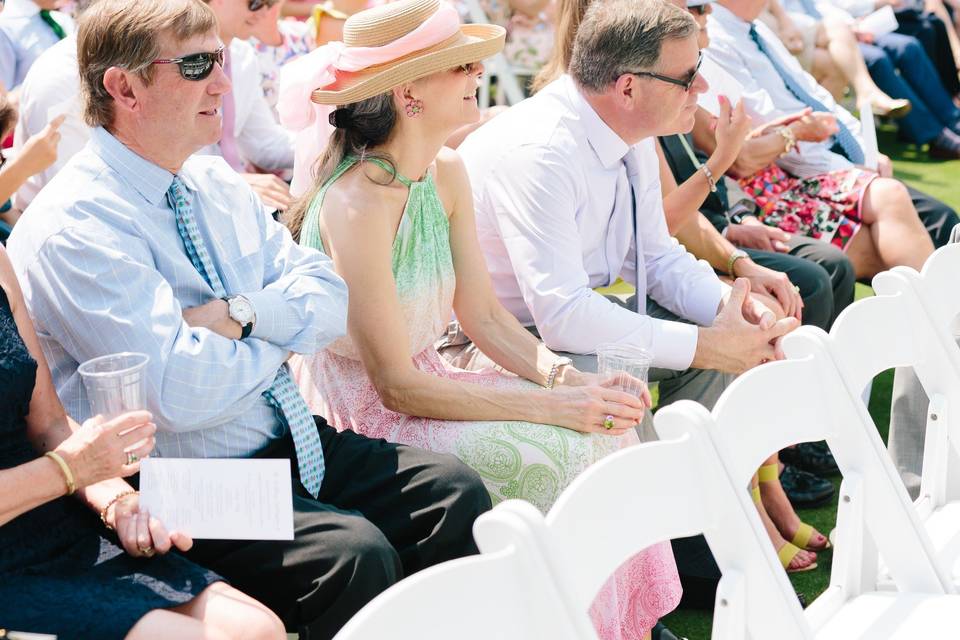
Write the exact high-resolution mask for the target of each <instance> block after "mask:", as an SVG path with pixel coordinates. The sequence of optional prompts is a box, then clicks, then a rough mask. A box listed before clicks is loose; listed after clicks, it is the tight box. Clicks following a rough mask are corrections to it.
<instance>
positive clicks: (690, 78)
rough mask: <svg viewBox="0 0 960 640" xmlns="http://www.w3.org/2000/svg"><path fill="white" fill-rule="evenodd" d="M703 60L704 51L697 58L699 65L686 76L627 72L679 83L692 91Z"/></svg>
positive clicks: (686, 89)
mask: <svg viewBox="0 0 960 640" xmlns="http://www.w3.org/2000/svg"><path fill="white" fill-rule="evenodd" d="M702 62H703V52H702V51H701V52H700V56H699V57H698V58H697V66H696V67H694V68H693V71H691V72H690V73H689V74H688V75H687V77H686V78H671V77H670V76H663V75H660V74H659V73H652V72H650V71H627V72H626V73H630V74H633V75H635V76H644V77H646V78H653V79H654V80H660V81H661V82H668V83H670V84H674V85H677V86H678V87H683V90H684V91H690V87H692V86H693V83H694V81H696V79H697V74H698V73H700V64H701V63H702Z"/></svg>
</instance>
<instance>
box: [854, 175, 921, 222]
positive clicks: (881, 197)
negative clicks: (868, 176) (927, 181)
mask: <svg viewBox="0 0 960 640" xmlns="http://www.w3.org/2000/svg"><path fill="white" fill-rule="evenodd" d="M864 204H865V205H866V206H867V207H869V209H870V211H869V212H864V213H865V214H870V213H872V214H873V215H872V216H870V215H865V216H864V219H865V221H866V222H868V223H870V222H873V221H874V220H871V219H870V218H871V217H874V218H877V219H884V218H887V219H889V218H902V219H917V220H918V219H919V218H918V217H917V210H916V209H915V208H914V207H913V202H912V201H911V200H910V192H909V191H907V188H906V187H905V186H904V185H903V183H902V182H900V181H899V180H894V179H892V178H877V179H875V180H874V181H873V182H871V183H870V185H869V186H868V187H867V194H866V197H865V198H864Z"/></svg>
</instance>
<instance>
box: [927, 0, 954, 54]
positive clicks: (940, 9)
mask: <svg viewBox="0 0 960 640" xmlns="http://www.w3.org/2000/svg"><path fill="white" fill-rule="evenodd" d="M924 4H925V5H926V6H927V7H928V8H930V9H932V13H933V15H935V16H937V17H938V18H940V19H941V20H942V21H943V24H944V26H945V27H946V28H947V40H949V41H950V49H951V50H952V51H953V62H954V64H955V65H957V67H960V38H958V37H957V27H956V25H955V24H954V23H953V20H951V19H950V13H949V12H948V11H947V8H946V7H945V6H944V4H943V0H927V2H925V3H924ZM957 15H958V16H960V12H957ZM958 19H960V18H958Z"/></svg>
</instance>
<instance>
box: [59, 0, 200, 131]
mask: <svg viewBox="0 0 960 640" xmlns="http://www.w3.org/2000/svg"><path fill="white" fill-rule="evenodd" d="M216 32H217V17H216V15H215V14H214V13H213V10H211V9H210V7H208V6H207V5H206V4H205V3H203V2H201V1H200V0H136V2H131V1H130V0H99V1H98V2H97V3H96V4H95V5H94V6H92V7H90V8H89V9H88V10H87V11H85V12H84V14H83V16H82V17H81V19H80V25H79V27H78V30H77V63H78V66H79V68H80V92H81V95H82V97H83V117H84V120H86V122H87V124H88V125H90V126H91V127H105V126H109V125H111V124H112V123H113V97H112V96H111V95H110V94H109V93H108V92H107V90H106V88H105V87H104V86H103V77H104V75H105V74H106V72H107V69H109V68H111V67H119V68H121V69H126V70H127V71H131V72H133V73H136V74H137V75H138V76H139V77H140V78H141V79H142V80H143V81H144V82H145V83H147V84H149V83H150V81H151V80H152V79H153V65H152V63H153V61H154V60H156V59H157V58H159V57H160V51H161V45H162V43H163V39H164V38H165V37H172V38H174V39H175V40H176V41H177V42H183V41H185V40H189V39H190V38H194V37H196V36H201V35H205V34H208V33H216Z"/></svg>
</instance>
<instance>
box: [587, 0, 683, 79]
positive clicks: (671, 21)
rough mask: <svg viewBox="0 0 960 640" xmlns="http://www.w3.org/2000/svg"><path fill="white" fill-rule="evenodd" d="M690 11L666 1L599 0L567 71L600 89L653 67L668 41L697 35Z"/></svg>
mask: <svg viewBox="0 0 960 640" xmlns="http://www.w3.org/2000/svg"><path fill="white" fill-rule="evenodd" d="M697 30H698V29H697V23H696V21H694V19H693V17H692V16H691V15H690V14H689V13H688V12H686V11H684V10H682V9H679V8H678V7H675V6H674V5H672V4H670V3H669V2H664V0H595V1H594V2H593V3H592V4H591V5H590V7H589V8H588V9H587V12H586V14H584V16H583V21H582V22H581V23H580V28H579V29H578V30H577V37H576V40H575V41H574V44H573V55H572V56H571V59H570V69H569V73H570V75H571V76H573V79H574V80H575V81H576V82H577V84H579V85H580V86H581V87H582V88H583V89H586V90H587V91H592V92H594V93H601V92H603V91H604V90H606V89H607V87H609V86H610V85H611V84H613V83H614V82H616V81H617V78H619V77H620V76H622V75H623V74H624V73H628V72H630V71H642V70H645V69H652V68H653V67H654V65H656V64H657V62H658V61H659V59H660V48H661V45H662V44H663V42H664V41H665V40H682V39H684V38H688V37H691V36H695V35H696V34H697Z"/></svg>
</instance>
